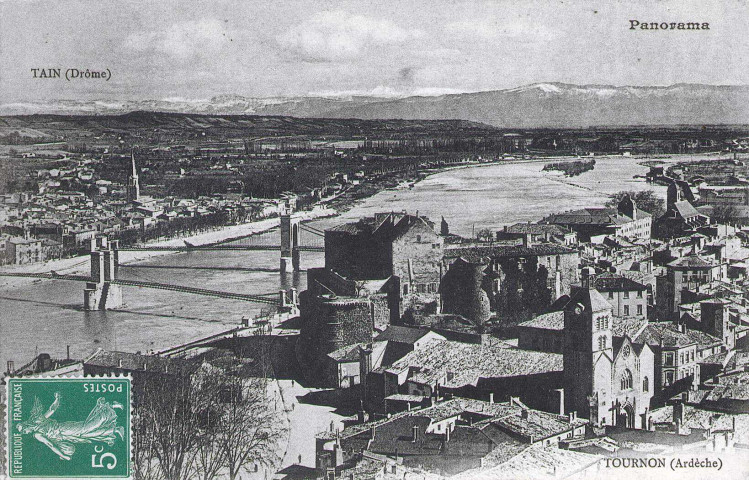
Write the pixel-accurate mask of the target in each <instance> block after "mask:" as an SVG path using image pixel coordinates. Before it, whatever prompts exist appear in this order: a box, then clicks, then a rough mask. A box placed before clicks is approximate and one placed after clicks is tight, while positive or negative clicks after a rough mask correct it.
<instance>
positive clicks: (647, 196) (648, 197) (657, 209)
mask: <svg viewBox="0 0 749 480" xmlns="http://www.w3.org/2000/svg"><path fill="white" fill-rule="evenodd" d="M625 195H629V198H631V199H632V200H634V202H635V205H637V208H639V209H640V210H643V211H645V212H648V213H649V214H650V215H652V216H653V218H658V217H660V216H662V215H663V214H664V213H666V202H664V201H663V199H662V198H658V196H657V195H656V194H655V192H653V191H652V190H643V191H641V192H635V191H626V190H623V191H621V192H618V193H615V194H614V195H612V197H611V200H609V201H608V202H606V206H607V207H616V206H617V205H618V204H619V202H620V201H621V200H622V198H623V197H624V196H625Z"/></svg>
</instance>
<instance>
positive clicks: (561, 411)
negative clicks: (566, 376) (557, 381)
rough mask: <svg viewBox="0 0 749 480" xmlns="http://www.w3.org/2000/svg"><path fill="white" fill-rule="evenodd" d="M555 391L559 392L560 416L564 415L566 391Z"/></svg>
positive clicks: (559, 389)
mask: <svg viewBox="0 0 749 480" xmlns="http://www.w3.org/2000/svg"><path fill="white" fill-rule="evenodd" d="M555 391H556V392H559V415H564V389H563V388H557V389H556V390H555Z"/></svg>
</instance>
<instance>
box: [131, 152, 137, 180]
mask: <svg viewBox="0 0 749 480" xmlns="http://www.w3.org/2000/svg"><path fill="white" fill-rule="evenodd" d="M130 161H131V162H132V167H131V170H130V176H131V177H134V178H138V169H137V168H135V152H134V151H132V150H130Z"/></svg>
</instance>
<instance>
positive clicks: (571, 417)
mask: <svg viewBox="0 0 749 480" xmlns="http://www.w3.org/2000/svg"><path fill="white" fill-rule="evenodd" d="M575 420H577V412H570V413H568V414H567V421H568V422H569V423H574V422H575Z"/></svg>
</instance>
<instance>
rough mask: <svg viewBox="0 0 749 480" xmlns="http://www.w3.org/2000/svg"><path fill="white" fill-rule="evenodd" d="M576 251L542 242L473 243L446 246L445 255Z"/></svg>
mask: <svg viewBox="0 0 749 480" xmlns="http://www.w3.org/2000/svg"><path fill="white" fill-rule="evenodd" d="M569 253H576V250H574V249H572V248H568V247H564V246H562V245H556V244H550V243H542V244H539V245H531V246H530V247H523V246H519V245H498V246H492V245H486V246H484V245H473V246H469V247H466V246H457V247H452V246H449V247H446V248H445V257H447V258H458V257H461V258H465V259H466V260H469V261H474V260H479V259H481V258H485V257H489V258H516V257H534V256H539V255H564V254H569Z"/></svg>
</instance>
